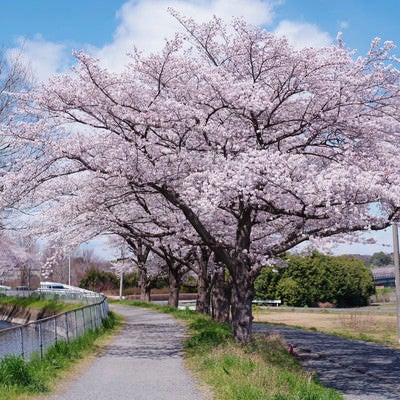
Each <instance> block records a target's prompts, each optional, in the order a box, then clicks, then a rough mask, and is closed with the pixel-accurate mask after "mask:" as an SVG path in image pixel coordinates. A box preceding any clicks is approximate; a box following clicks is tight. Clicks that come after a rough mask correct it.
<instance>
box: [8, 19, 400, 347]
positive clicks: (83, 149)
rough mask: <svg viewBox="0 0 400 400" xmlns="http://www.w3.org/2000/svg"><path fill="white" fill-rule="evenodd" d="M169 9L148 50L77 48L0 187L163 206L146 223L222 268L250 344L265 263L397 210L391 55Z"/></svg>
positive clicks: (239, 327) (382, 223)
mask: <svg viewBox="0 0 400 400" xmlns="http://www.w3.org/2000/svg"><path fill="white" fill-rule="evenodd" d="M175 16H176V18H177V19H178V20H179V21H180V22H181V24H182V27H183V30H184V33H182V34H178V35H177V36H176V37H175V38H174V39H172V40H170V41H167V42H166V44H165V47H164V49H163V51H162V52H160V53H159V54H153V55H151V56H147V57H145V56H142V55H141V54H140V53H139V52H137V51H136V52H134V54H132V56H131V63H130V64H129V65H127V66H126V69H125V70H124V72H122V73H111V72H109V71H107V70H106V69H104V68H102V66H101V63H100V62H99V61H98V60H95V59H93V58H92V57H90V56H88V55H86V54H84V53H77V54H76V59H77V66H76V67H75V69H74V71H73V73H72V74H69V75H67V74H64V75H59V76H55V77H54V78H53V79H51V81H50V82H49V83H48V84H47V85H45V86H44V87H43V88H41V90H39V91H37V92H36V93H35V94H34V96H33V98H32V99H30V100H31V102H30V105H33V108H31V109H30V110H28V111H29V112H30V113H31V115H32V116H33V117H35V118H36V119H37V120H36V121H35V120H34V118H33V117H31V118H30V120H29V121H20V122H19V123H18V124H16V126H15V132H16V135H18V137H19V138H20V140H22V141H25V142H26V143H29V145H30V146H37V148H40V157H37V158H36V159H34V160H33V161H32V160H29V166H28V165H27V166H26V168H25V169H21V171H20V172H19V173H15V175H14V176H13V182H16V181H17V182H18V185H15V184H8V185H5V188H6V190H7V193H8V195H9V196H10V198H11V199H12V198H19V197H20V195H21V194H23V193H30V194H32V193H33V192H37V191H39V190H41V191H42V194H41V196H44V197H46V196H48V197H50V198H56V197H57V196H59V195H60V193H61V192H63V190H62V189H61V186H60V183H61V182H62V181H63V180H64V178H65V177H68V178H69V179H71V177H73V176H77V177H78V176H83V175H84V176H87V177H89V179H93V180H94V181H95V182H103V184H104V185H105V186H107V187H109V188H110V191H111V190H112V188H115V187H118V188H125V191H126V192H128V191H129V193H130V196H131V197H130V198H131V199H135V200H134V201H133V203H135V204H136V206H139V207H142V208H143V209H146V207H147V206H148V205H149V204H153V205H155V204H157V203H159V204H160V205H162V211H163V212H162V213H160V212H157V210H156V208H155V207H154V206H153V207H152V209H151V210H150V209H149V210H148V211H149V212H148V215H149V216H151V218H152V219H154V220H155V221H156V224H155V225H156V226H160V225H162V224H163V221H167V220H168V219H172V220H173V218H176V215H179V221H185V222H184V224H183V225H182V227H183V228H182V231H181V226H180V225H175V229H174V234H176V235H178V236H179V235H180V234H181V233H182V234H185V235H187V236H188V238H189V240H193V241H197V242H198V243H201V245H203V246H206V247H207V248H208V249H209V250H210V251H211V252H212V253H213V254H214V257H215V262H216V263H218V264H219V265H221V266H222V267H223V268H225V269H226V271H228V272H229V277H230V283H231V293H232V295H231V315H232V332H233V335H234V337H235V338H236V339H237V340H239V341H242V342H244V343H246V342H248V341H249V340H251V336H252V311H251V304H252V299H253V296H254V280H255V278H256V277H257V275H258V274H259V272H260V269H261V267H262V266H265V265H268V263H272V262H273V261H274V259H275V258H276V257H279V256H280V255H281V254H282V253H283V252H285V251H287V250H290V249H291V248H293V247H295V246H296V245H298V244H299V243H302V242H304V241H307V240H309V239H314V238H325V237H331V236H334V235H340V234H346V233H351V232H355V231H362V230H377V229H382V228H384V227H386V226H388V224H390V221H391V220H393V218H397V217H398V210H399V205H400V196H399V194H400V193H399V190H400V189H399V188H400V185H399V183H400V182H399V180H400V175H399V173H398V171H399V158H398V156H397V154H398V148H399V144H400V143H399V132H400V126H399V115H400V114H399V94H400V85H399V83H400V82H399V71H398V70H397V69H396V65H398V60H397V59H396V58H395V57H394V56H392V55H391V52H392V50H393V47H394V46H393V44H391V43H389V42H386V43H384V44H383V45H382V46H381V44H380V42H379V40H378V39H377V40H375V41H374V42H373V43H372V45H371V49H370V51H369V53H368V54H367V55H366V56H365V57H356V56H355V54H354V53H353V52H352V51H350V50H348V49H346V48H343V47H342V44H341V43H339V45H338V46H332V47H329V48H323V49H314V48H304V49H301V50H294V49H293V48H291V47H290V46H289V44H288V43H287V41H286V40H285V39H282V38H277V37H275V36H274V35H273V34H271V33H268V32H266V31H264V30H262V29H259V28H255V27H252V26H249V25H247V24H246V23H245V22H244V21H243V20H235V21H233V23H232V24H231V25H230V26H227V25H226V24H224V23H223V21H221V20H219V19H217V18H215V19H213V20H212V21H210V22H208V23H205V24H197V23H196V22H194V21H193V20H191V19H186V18H184V17H181V16H179V15H177V14H175ZM61 178H63V179H61ZM75 181H76V182H77V181H78V180H77V179H76V180H75ZM39 188H40V189H39ZM61 195H62V193H61ZM96 195H97V191H96V190H94V191H93V192H92V194H91V196H92V197H94V198H95V197H96ZM149 199H152V200H151V201H150V200H149ZM87 201H91V199H90V197H88V198H87ZM130 204H132V203H130ZM127 212H128V213H129V212H132V210H131V209H128V208H127ZM141 215H144V214H143V213H142V214H141ZM155 221H152V222H155ZM168 224H169V226H171V225H170V224H171V221H169V223H168ZM132 226H135V225H132ZM141 233H143V232H141Z"/></svg>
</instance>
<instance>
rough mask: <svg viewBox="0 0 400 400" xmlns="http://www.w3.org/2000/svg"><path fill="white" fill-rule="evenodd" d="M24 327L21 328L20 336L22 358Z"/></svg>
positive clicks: (23, 355)
mask: <svg viewBox="0 0 400 400" xmlns="http://www.w3.org/2000/svg"><path fill="white" fill-rule="evenodd" d="M22 328H23V327H22V326H20V327H19V335H20V344H21V357H22V358H24V357H25V354H24V330H23V329H22Z"/></svg>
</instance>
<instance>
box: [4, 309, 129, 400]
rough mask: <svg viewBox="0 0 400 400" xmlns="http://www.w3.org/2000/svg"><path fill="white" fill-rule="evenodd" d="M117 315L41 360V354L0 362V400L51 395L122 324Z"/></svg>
mask: <svg viewBox="0 0 400 400" xmlns="http://www.w3.org/2000/svg"><path fill="white" fill-rule="evenodd" d="M120 322H121V321H120V319H119V317H117V316H116V315H115V314H114V313H112V312H110V313H109V316H108V317H107V318H106V319H105V320H103V327H102V328H100V329H96V330H93V331H89V332H88V333H86V334H85V335H83V336H81V337H79V338H77V339H76V340H74V341H72V342H70V343H66V342H58V343H56V344H55V345H54V346H52V347H50V348H49V349H48V351H47V352H46V354H45V357H44V358H43V359H42V360H41V359H40V356H39V355H38V354H34V355H33V356H32V357H31V358H30V359H28V360H24V359H22V358H21V357H15V356H8V357H5V358H3V359H1V360H0V399H2V400H20V399H27V398H29V397H30V396H33V395H36V394H41V393H45V392H48V391H49V390H50V389H51V388H52V387H53V386H54V384H55V380H56V379H57V378H59V377H61V373H62V372H63V371H64V372H65V371H66V370H68V369H70V368H71V367H72V366H73V365H74V363H76V362H77V361H78V360H80V359H82V358H83V357H84V356H86V355H88V354H90V353H93V352H95V351H96V349H97V342H98V340H99V339H100V338H103V337H104V336H105V335H106V334H108V333H111V332H112V331H113V330H115V329H116V327H117V326H118V325H119V324H120Z"/></svg>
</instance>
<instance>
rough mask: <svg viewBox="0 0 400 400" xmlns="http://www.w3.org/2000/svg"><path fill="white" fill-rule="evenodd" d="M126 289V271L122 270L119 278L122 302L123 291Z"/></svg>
mask: <svg viewBox="0 0 400 400" xmlns="http://www.w3.org/2000/svg"><path fill="white" fill-rule="evenodd" d="M123 287H124V271H123V270H121V275H120V277H119V299H120V300H122V289H123Z"/></svg>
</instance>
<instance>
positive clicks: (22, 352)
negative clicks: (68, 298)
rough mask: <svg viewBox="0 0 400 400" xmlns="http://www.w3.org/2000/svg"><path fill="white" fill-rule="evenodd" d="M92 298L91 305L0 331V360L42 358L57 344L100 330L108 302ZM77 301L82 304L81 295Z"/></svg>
mask: <svg viewBox="0 0 400 400" xmlns="http://www.w3.org/2000/svg"><path fill="white" fill-rule="evenodd" d="M96 299H97V302H96V303H94V304H90V305H86V306H83V307H80V308H77V309H75V310H72V311H68V312H65V313H63V314H59V315H56V316H54V317H49V318H45V319H41V320H38V321H34V322H30V323H28V324H25V325H21V326H17V327H14V328H8V329H4V330H0V358H1V357H4V356H6V355H15V356H22V357H25V358H26V357H29V356H30V355H31V354H32V353H33V352H35V351H38V352H39V353H40V356H41V357H43V354H44V352H45V350H46V349H47V348H48V347H50V346H51V345H53V344H55V343H57V341H61V340H63V341H66V342H69V341H70V340H73V339H75V338H77V337H79V336H81V335H83V334H84V333H85V332H87V331H89V330H93V329H96V328H100V327H101V326H102V322H103V319H104V318H105V317H107V315H108V301H107V298H106V297H105V296H101V297H96ZM81 300H82V301H86V300H85V299H84V298H83V297H82V296H81ZM92 300H93V299H92Z"/></svg>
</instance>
